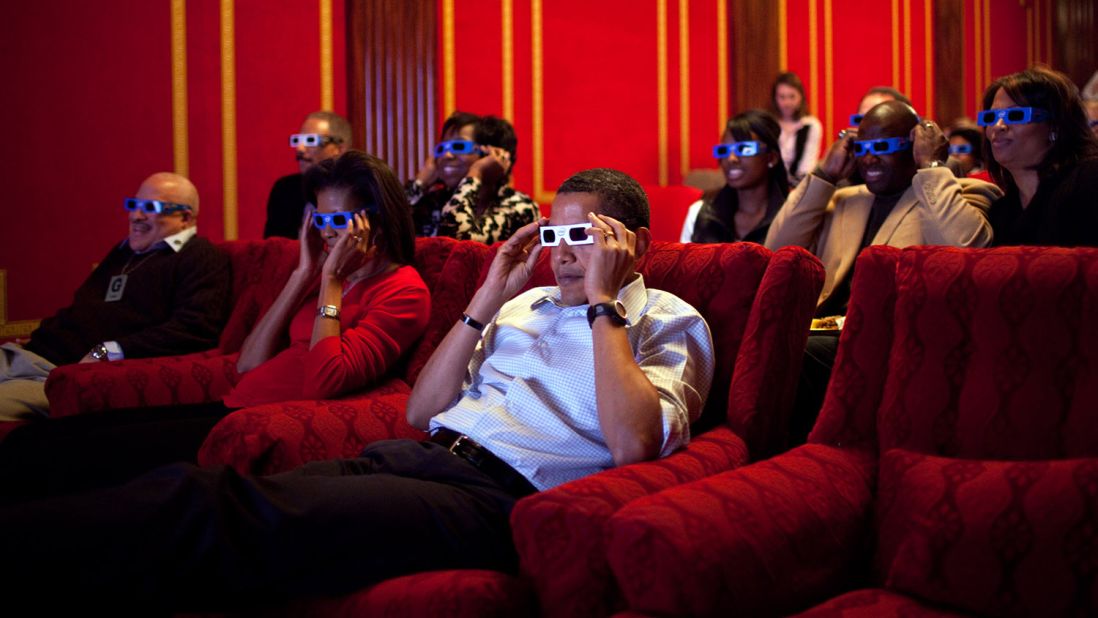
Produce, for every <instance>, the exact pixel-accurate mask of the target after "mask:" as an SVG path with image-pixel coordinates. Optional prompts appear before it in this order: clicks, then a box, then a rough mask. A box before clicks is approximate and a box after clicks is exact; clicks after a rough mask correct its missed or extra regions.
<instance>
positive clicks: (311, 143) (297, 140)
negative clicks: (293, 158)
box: [290, 133, 339, 148]
mask: <svg viewBox="0 0 1098 618" xmlns="http://www.w3.org/2000/svg"><path fill="white" fill-rule="evenodd" d="M328 142H334V143H336V144H338V143H339V138H337V137H334V136H332V135H321V134H319V133H294V134H293V135H291V136H290V148H297V147H298V146H302V145H304V146H308V147H309V148H316V147H317V146H323V145H325V144H327V143H328Z"/></svg>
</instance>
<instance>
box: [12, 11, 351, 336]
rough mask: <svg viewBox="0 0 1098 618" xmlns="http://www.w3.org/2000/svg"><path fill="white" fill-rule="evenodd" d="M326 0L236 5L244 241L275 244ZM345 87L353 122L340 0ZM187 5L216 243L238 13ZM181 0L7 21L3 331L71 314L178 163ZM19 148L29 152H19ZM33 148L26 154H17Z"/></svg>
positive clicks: (29, 14)
mask: <svg viewBox="0 0 1098 618" xmlns="http://www.w3.org/2000/svg"><path fill="white" fill-rule="evenodd" d="M320 4H321V0H312V1H304V0H303V1H292V2H290V1H283V2H263V1H260V0H235V1H234V2H232V3H231V5H230V6H231V8H232V9H233V13H234V20H233V24H232V28H231V30H230V32H231V33H232V35H233V36H232V52H233V55H234V56H235V64H234V65H233V67H232V68H233V69H234V70H235V74H236V80H235V83H234V85H235V95H236V106H235V109H234V111H235V114H234V115H233V117H232V118H230V119H229V120H231V121H233V122H234V124H233V126H234V128H235V130H236V137H237V139H236V144H237V149H236V152H235V154H236V160H237V167H236V169H235V176H236V183H237V185H236V186H237V195H238V202H237V208H236V214H235V221H236V223H237V224H238V229H239V234H238V236H239V237H240V238H256V237H258V236H259V235H260V234H261V231H262V227H263V221H264V218H265V208H266V198H267V192H268V190H269V188H270V186H271V183H272V182H273V181H274V180H275V179H276V178H277V177H278V176H281V175H283V174H286V173H291V172H293V171H295V170H296V168H297V166H296V164H295V163H294V160H293V154H292V152H291V150H290V148H289V147H288V146H287V145H286V137H287V136H288V135H289V134H290V133H292V132H293V131H295V130H296V129H297V127H298V126H299V125H300V122H301V118H302V117H303V116H304V115H305V114H306V113H308V112H310V111H313V110H316V109H319V108H320V107H321V96H322V95H321V66H320V57H321V51H320V49H321V48H320V10H319V7H320ZM330 5H331V9H332V17H331V26H332V35H333V36H332V42H331V49H332V54H331V57H332V61H333V63H332V64H333V70H332V77H333V84H332V85H333V88H332V90H333V93H334V103H335V105H334V106H335V108H336V110H335V111H337V112H340V113H345V112H346V92H347V89H346V63H345V55H346V54H345V52H346V46H345V37H346V33H345V25H344V3H343V1H342V0H331V2H330ZM183 6H184V7H185V16H186V22H185V29H186V53H185V56H186V58H185V60H186V71H187V80H186V89H187V90H186V99H185V100H186V104H187V114H186V117H185V118H186V125H187V132H186V136H187V142H186V145H187V148H188V151H189V157H188V168H189V175H190V177H191V179H192V180H193V181H194V182H195V184H196V185H197V186H198V190H199V194H200V196H201V200H202V213H201V217H200V220H199V228H200V230H201V233H202V234H203V235H205V236H207V237H210V238H212V239H214V240H219V239H221V238H223V237H224V234H225V227H224V225H223V214H224V205H225V198H224V180H225V178H226V174H225V169H224V163H225V162H224V158H223V156H222V127H223V126H224V118H223V114H222V81H221V76H222V69H223V65H224V62H225V60H226V56H225V54H224V53H223V48H222V34H223V32H222V17H223V13H222V8H223V4H222V3H221V2H219V1H217V0H191V1H190V2H185V3H183ZM171 11H172V2H171V0H113V1H112V2H110V3H88V2H80V1H77V0H53V1H52V2H42V3H32V2H21V3H17V4H15V5H13V6H12V7H11V8H9V10H8V11H6V12H5V19H4V20H2V21H0V41H2V43H0V45H3V48H2V49H3V54H2V58H0V68H2V70H3V74H4V76H5V80H6V91H5V94H6V95H8V96H5V97H3V102H2V103H0V105H2V107H0V110H2V111H3V113H4V116H5V117H6V118H10V119H12V122H11V123H10V125H11V126H9V130H8V142H7V143H8V144H9V156H8V158H7V160H6V161H5V163H6V164H5V165H4V166H0V170H2V171H0V174H2V176H0V179H2V180H3V181H4V184H5V185H6V186H9V187H12V188H16V187H18V189H19V191H18V193H17V194H16V195H18V197H15V198H13V199H9V200H8V201H6V202H4V203H3V204H2V205H0V209H3V210H2V213H3V214H2V216H3V219H2V220H3V222H4V223H3V225H2V226H0V270H4V271H6V283H7V286H6V290H0V303H6V309H7V311H6V313H5V314H4V315H2V316H0V322H3V321H4V320H6V324H5V323H0V337H2V336H12V335H25V334H26V333H27V332H29V328H30V327H31V326H32V325H31V324H29V323H20V324H14V322H16V321H25V320H34V319H40V318H42V317H44V316H47V315H50V314H51V313H53V312H54V311H55V310H56V309H57V308H59V307H60V306H62V305H64V304H66V303H67V302H68V300H69V299H70V298H71V295H72V292H73V291H74V290H75V288H76V286H77V285H79V283H80V282H81V281H82V280H83V279H84V277H86V276H87V274H88V273H89V272H90V269H91V267H92V264H93V263H94V262H96V261H98V260H99V259H101V258H102V256H103V255H104V254H105V253H106V251H107V250H108V248H109V247H110V245H111V244H112V243H115V242H118V241H120V240H122V238H124V237H125V234H126V217H125V214H124V212H123V210H122V208H121V206H120V204H121V200H122V198H123V197H125V196H128V195H131V194H132V193H133V192H134V191H135V190H136V189H137V186H138V184H139V183H140V182H141V180H142V179H144V178H145V177H146V176H148V175H149V174H150V173H152V172H155V171H162V170H172V169H174V165H175V162H174V156H173V153H174V138H173V117H172V74H173V73H172V71H173V60H172V55H171V35H172V22H171ZM15 145H18V146H17V147H16V148H14V149H13V148H12V146H15ZM16 153H17V154H16Z"/></svg>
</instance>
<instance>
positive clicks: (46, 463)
mask: <svg viewBox="0 0 1098 618" xmlns="http://www.w3.org/2000/svg"><path fill="white" fill-rule="evenodd" d="M305 184H306V188H307V190H308V192H309V194H310V195H311V196H312V197H313V200H314V203H315V204H316V207H315V209H314V208H308V209H307V210H306V216H305V220H304V221H303V222H302V226H301V231H300V233H299V238H300V241H301V252H300V258H299V260H298V266H297V268H296V269H295V270H294V272H293V274H291V275H290V278H289V280H288V281H287V282H286V286H285V287H284V288H283V289H282V292H281V293H280V294H279V295H278V298H277V299H276V300H275V302H274V304H273V305H272V306H271V308H270V309H269V310H268V311H267V313H266V314H264V316H263V318H262V319H260V321H259V323H258V324H257V325H256V327H255V328H254V329H253V330H252V332H251V333H250V334H249V335H248V338H247V339H246V340H245V342H244V346H243V347H242V349H241V352H240V358H239V360H238V361H237V370H238V371H239V372H240V373H241V374H242V377H241V379H240V381H239V382H238V383H237V385H236V386H235V387H234V388H233V390H232V391H231V392H230V393H229V394H228V395H226V396H225V398H224V400H223V401H221V402H216V403H210V404H199V405H188V406H171V407H164V408H139V409H128V410H112V411H107V412H103V413H99V414H87V415H82V416H73V417H65V418H60V419H49V420H44V421H41V422H36V423H33V424H31V425H28V426H26V427H22V428H20V429H18V430H16V431H13V432H12V433H11V434H10V435H9V436H8V438H7V439H5V440H4V442H2V443H0V495H4V496H6V497H7V498H8V499H14V500H19V499H26V498H28V497H34V496H42V495H50V494H56V493H64V492H69V491H74V490H78V489H83V488H86V487H93V486H100V485H104V484H111V483H117V482H120V481H124V480H127V479H129V478H132V477H134V476H137V475H138V474H140V473H142V472H144V471H146V470H150V469H152V468H154V467H157V466H160V465H163V464H166V463H171V462H175V461H193V460H194V458H195V454H196V453H197V451H198V448H199V447H200V446H201V444H202V440H203V439H204V438H205V436H206V434H208V433H209V431H210V429H211V428H212V427H213V426H214V425H215V424H216V423H217V421H218V420H220V419H221V418H222V417H223V416H224V415H225V414H227V413H228V412H230V411H232V410H235V409H239V408H243V407H247V406H254V405H259V404H263V403H272V402H277V401H289V400H296V399H330V398H336V397H340V396H343V395H346V394H349V393H351V392H354V391H358V390H362V389H364V388H366V387H368V386H369V385H371V384H374V383H376V382H377V381H378V380H379V379H380V378H382V377H383V376H385V375H386V373H387V372H388V371H389V370H390V369H391V368H392V367H393V366H394V364H395V363H396V362H397V361H398V360H399V359H400V357H401V356H402V355H403V354H404V353H405V352H406V351H407V350H409V349H410V348H411V346H412V344H413V343H414V342H415V341H416V339H418V338H419V336H420V335H421V334H422V333H423V330H424V328H426V326H427V319H428V315H429V313H430V295H429V293H428V290H427V286H426V285H425V284H424V283H423V280H422V279H421V278H420V276H419V273H418V272H416V270H415V269H414V268H413V267H412V266H411V263H412V258H413V252H414V248H415V237H414V234H413V231H412V219H411V211H410V209H409V207H408V202H407V200H406V198H405V197H404V191H403V189H402V188H401V186H400V183H399V182H398V181H397V180H396V177H395V176H394V175H393V172H392V171H391V170H390V169H389V167H388V166H387V165H386V164H385V162H383V161H382V160H380V159H378V158H376V157H373V156H370V155H368V154H365V153H362V152H358V151H349V152H347V153H345V154H344V155H342V156H340V157H339V158H338V159H329V160H327V161H324V162H322V163H320V164H318V165H316V166H314V167H313V168H311V169H310V170H309V172H307V173H306V175H305ZM287 335H288V336H289V337H288V338H289V345H288V346H287V345H286V341H287Z"/></svg>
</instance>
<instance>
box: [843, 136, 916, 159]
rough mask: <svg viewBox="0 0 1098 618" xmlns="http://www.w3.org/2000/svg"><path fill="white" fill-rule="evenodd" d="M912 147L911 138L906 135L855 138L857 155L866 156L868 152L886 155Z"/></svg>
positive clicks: (855, 154)
mask: <svg viewBox="0 0 1098 618" xmlns="http://www.w3.org/2000/svg"><path fill="white" fill-rule="evenodd" d="M910 149H911V140H909V139H907V138H906V137H884V138H881V139H862V140H854V156H855V157H864V156H866V155H867V154H875V155H886V154H892V153H894V152H900V151H901V150H910Z"/></svg>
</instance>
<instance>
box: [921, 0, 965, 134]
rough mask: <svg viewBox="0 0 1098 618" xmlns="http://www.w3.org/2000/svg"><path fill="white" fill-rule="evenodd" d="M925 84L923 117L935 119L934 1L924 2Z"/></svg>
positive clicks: (924, 0)
mask: <svg viewBox="0 0 1098 618" xmlns="http://www.w3.org/2000/svg"><path fill="white" fill-rule="evenodd" d="M961 57H962V58H963V57H964V56H963V54H962V56H961ZM962 64H963V62H962ZM923 83H924V85H925V87H926V93H925V94H926V109H925V110H923V115H924V116H926V117H927V118H934V117H935V115H934V111H935V110H934V0H923Z"/></svg>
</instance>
